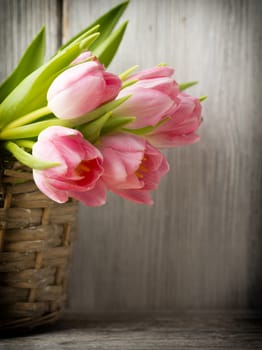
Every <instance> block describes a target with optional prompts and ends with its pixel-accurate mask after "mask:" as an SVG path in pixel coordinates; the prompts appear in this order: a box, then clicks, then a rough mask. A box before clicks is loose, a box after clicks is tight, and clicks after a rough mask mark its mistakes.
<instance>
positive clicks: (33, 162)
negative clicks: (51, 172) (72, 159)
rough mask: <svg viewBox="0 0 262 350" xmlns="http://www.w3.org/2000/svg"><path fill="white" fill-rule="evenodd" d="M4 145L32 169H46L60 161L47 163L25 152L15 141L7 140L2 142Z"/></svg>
mask: <svg viewBox="0 0 262 350" xmlns="http://www.w3.org/2000/svg"><path fill="white" fill-rule="evenodd" d="M4 147H5V148H6V149H7V150H8V151H9V152H10V153H11V154H12V155H13V156H14V157H15V158H16V159H17V160H19V162H21V163H22V164H24V165H26V166H28V167H30V168H32V169H38V170H43V169H48V168H54V167H56V166H58V165H60V163H49V162H46V161H44V160H41V159H37V158H35V157H33V156H32V155H31V154H30V153H27V152H26V151H25V150H23V148H21V147H19V146H18V145H17V144H16V143H14V142H11V141H8V142H5V143H4Z"/></svg>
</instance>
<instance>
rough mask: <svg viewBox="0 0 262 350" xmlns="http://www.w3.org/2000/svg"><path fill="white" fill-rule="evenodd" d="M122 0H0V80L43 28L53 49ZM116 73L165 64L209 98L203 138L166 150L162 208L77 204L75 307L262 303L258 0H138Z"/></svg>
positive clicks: (114, 202) (112, 199)
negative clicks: (195, 85)
mask: <svg viewBox="0 0 262 350" xmlns="http://www.w3.org/2000/svg"><path fill="white" fill-rule="evenodd" d="M118 2H119V1H116V0H85V1H84V0H74V1H70V0H64V1H62V0H60V1H56V0H53V1H52V0H0V78H1V79H3V78H4V77H5V76H6V74H7V73H10V72H11V70H12V69H13V68H14V66H15V64H16V63H17V61H18V58H19V57H20V55H21V54H22V52H23V50H24V49H25V47H26V45H27V44H28V43H29V42H30V41H31V39H32V38H33V36H34V35H35V34H36V33H37V31H38V30H39V29H40V27H41V26H42V25H43V24H45V25H46V27H47V39H48V46H47V57H49V56H50V55H51V54H52V53H54V51H55V49H56V47H57V46H58V45H59V44H60V43H61V42H62V41H63V40H65V39H66V38H68V37H70V36H71V35H73V34H75V33H76V32H78V31H79V30H80V29H82V28H83V27H85V26H86V25H87V24H88V23H90V22H91V21H92V20H93V19H94V18H96V17H98V16H99V15H100V14H102V13H103V12H105V11H106V10H107V9H109V8H110V7H111V6H113V5H115V4H117V3H118ZM125 18H128V19H129V20H130V23H129V27H128V30H127V33H126V36H125V39H124V41H123V43H122V45H121V48H120V50H119V53H118V55H117V57H116V59H115V61H114V63H113V64H112V65H111V66H110V70H111V71H113V72H117V73H120V72H121V71H123V70H125V69H126V68H128V67H129V66H132V65H134V64H139V65H140V67H141V68H145V67H150V66H153V65H156V64H158V63H159V62H167V63H169V64H170V65H173V66H174V67H175V68H176V75H175V77H176V79H177V80H178V81H179V82H180V81H188V80H199V82H200V83H199V85H198V86H197V87H194V88H192V89H191V90H190V92H191V93H192V94H195V95H196V96H200V95H205V94H206V95H208V100H207V101H205V102H204V109H203V117H204V120H205V121H204V124H203V126H202V127H201V131H200V134H201V142H200V143H198V144H196V145H194V146H187V147H184V148H177V149H173V150H170V151H168V152H167V156H168V159H169V162H170V166H171V170H170V173H169V174H168V175H167V176H166V177H165V178H164V179H163V181H162V183H161V186H160V188H159V190H158V191H157V192H156V193H155V194H154V200H155V205H154V206H153V207H144V206H139V205H135V204H132V203H129V202H125V201H124V200H122V199H120V198H117V197H116V196H113V195H112V196H109V199H108V204H107V205H106V206H104V207H102V208H84V207H81V208H80V218H79V224H80V227H79V238H78V242H77V244H76V247H75V256H74V261H73V267H72V276H71V282H70V293H69V295H70V298H69V305H68V309H69V310H70V311H73V312H82V313H89V314H90V313H91V314H93V313H99V312H102V313H110V312H154V311H163V310H179V309H192V308H193V309H199V308H201V309H221V310H223V309H227V310H228V309H234V308H239V309H240V308H241V309H243V308H247V307H248V308H249V307H253V308H258V307H260V306H261V305H262V302H261V301H262V230H261V229H262V215H261V207H262V112H261V106H260V103H261V100H262V93H261V91H262V83H261V82H262V73H261V60H262V24H261V23H262V2H261V1H259V0H249V1H248V0H231V1H230V0H212V1H210V0H133V1H131V3H130V5H129V7H128V9H127V11H126V14H125V16H124V18H123V19H125Z"/></svg>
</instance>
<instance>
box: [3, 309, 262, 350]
mask: <svg viewBox="0 0 262 350" xmlns="http://www.w3.org/2000/svg"><path fill="white" fill-rule="evenodd" d="M261 326H262V319H261V315H260V317H259V316H254V315H252V314H246V313H245V314H243V313H242V314H241V313H240V314H238V313H236V314H233V315H232V314H229V315H219V314H218V315H216V314H208V315H203V314H200V315H196V314H188V315H183V314H182V315H179V316H176V317H169V316H166V315H165V316H155V317H150V318H143V319H139V320H137V319H130V317H129V316H128V319H122V320H118V321H117V320H115V321H112V320H111V321H109V320H107V321H105V320H104V321H101V320H100V321H90V320H88V319H79V318H72V317H70V318H67V319H64V320H62V321H61V322H60V323H58V324H57V325H54V326H52V327H51V326H50V327H48V328H45V329H42V330H38V331H34V332H33V333H32V334H29V335H28V334H27V336H26V337H22V336H19V334H16V335H15V336H14V334H13V335H11V337H10V334H9V335H6V336H5V339H1V343H0V349H3V350H4V349H8V350H17V349H20V348H21V349H22V348H23V349H25V348H26V349H28V350H35V349H39V350H49V349H50V346H51V347H52V348H55V349H56V350H94V349H99V350H110V349H112V350H159V349H161V350H168V349H170V350H171V349H179V350H180V349H181V350H190V349H191V350H192V349H194V350H197V349H199V350H204V349H207V350H228V349H232V350H246V349H252V350H255V349H261V347H262V335H261ZM8 336H9V337H8Z"/></svg>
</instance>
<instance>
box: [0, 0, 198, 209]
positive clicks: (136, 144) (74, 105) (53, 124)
mask: <svg viewBox="0 0 262 350" xmlns="http://www.w3.org/2000/svg"><path fill="white" fill-rule="evenodd" d="M126 6H127V2H124V3H121V4H119V5H118V6H116V7H115V8H113V9H111V10H110V11H109V12H107V13H106V14H104V15H103V16H102V17H100V18H99V19H97V20H96V21H95V22H94V23H93V24H92V25H90V26H89V27H88V28H86V29H84V30H83V31H82V32H80V33H79V34H77V35H76V36H75V37H73V38H72V39H70V40H69V41H68V42H67V43H66V44H64V45H63V46H62V47H61V48H60V49H59V50H58V52H57V53H56V54H55V55H54V56H53V57H52V58H51V59H50V60H49V61H48V62H47V63H43V57H44V46H45V30H44V29H42V30H41V31H40V33H39V34H38V35H37V36H36V38H35V39H34V40H33V42H32V43H31V44H30V45H29V47H28V49H27V50H26V52H25V54H24V56H23V57H22V59H21V60H20V62H19V64H18V66H17V67H16V69H15V70H14V72H13V73H12V74H11V75H10V76H9V77H8V78H7V79H6V80H5V81H4V83H3V84H2V85H1V86H0V148H1V153H2V154H4V153H5V156H6V155H7V156H12V157H14V158H15V159H17V160H18V161H20V162H21V163H22V164H24V165H26V166H28V167H30V168H32V173H33V178H34V181H35V183H36V185H37V187H38V188H39V189H40V190H41V191H42V192H43V193H44V194H45V195H47V196H48V197H49V198H51V199H52V200H54V201H56V202H58V203H64V202H66V201H67V200H68V199H69V198H70V197H71V198H74V199H77V200H79V201H81V202H82V203H84V204H85V205H87V206H100V205H103V204H104V203H105V202H106V194H107V191H111V192H114V193H115V194H117V195H119V196H121V197H123V198H125V199H128V200H130V201H134V202H136V203H142V204H152V198H151V191H153V190H155V189H156V188H157V187H158V184H159V182H160V180H161V178H162V176H164V175H165V174H166V173H167V172H168V169H169V166H168V162H167V160H166V158H165V156H164V155H163V153H162V152H161V150H162V149H165V148H170V147H176V146H180V145H186V144H192V143H195V142H196V141H198V139H199V136H198V135H197V134H196V131H197V129H198V128H199V126H200V124H201V102H202V101H203V100H204V99H205V97H202V98H196V97H193V96H190V95H189V94H187V93H185V92H184V90H185V89H186V88H188V87H190V86H192V85H194V84H195V83H196V82H189V83H184V84H178V83H177V82H176V81H175V80H174V78H173V74H174V69H173V68H171V67H169V66H167V65H164V64H160V65H158V66H156V67H153V68H150V69H146V70H142V71H138V72H137V66H134V67H131V68H129V69H128V70H126V71H125V72H123V73H122V74H120V75H116V74H114V73H112V72H109V71H107V67H108V65H109V63H110V62H111V60H112V59H113V57H114V55H115V54H116V51H117V48H118V46H119V44H120V42H121V40H122V37H123V35H124V32H125V28H126V25H127V23H126V22H125V23H123V24H122V25H121V26H120V27H119V28H118V29H116V30H114V28H115V26H116V24H117V22H118V20H119V18H120V17H121V15H122V13H123V11H124V10H125V8H126Z"/></svg>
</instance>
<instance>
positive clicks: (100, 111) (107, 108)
mask: <svg viewBox="0 0 262 350" xmlns="http://www.w3.org/2000/svg"><path fill="white" fill-rule="evenodd" d="M130 97H131V95H127V96H124V97H121V98H119V99H117V100H113V101H110V102H107V103H104V104H103V105H102V106H100V107H98V108H96V109H94V110H93V111H91V112H88V113H87V114H85V115H82V116H81V117H78V118H75V119H72V123H73V125H74V126H77V125H82V124H85V123H88V122H90V121H92V120H95V119H97V118H99V117H101V116H102V115H104V114H105V113H108V112H111V111H113V110H114V109H115V108H117V107H118V106H120V105H121V104H122V103H124V102H125V101H127V100H128V99H129V98H130ZM68 121H70V119H69V120H68Z"/></svg>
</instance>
